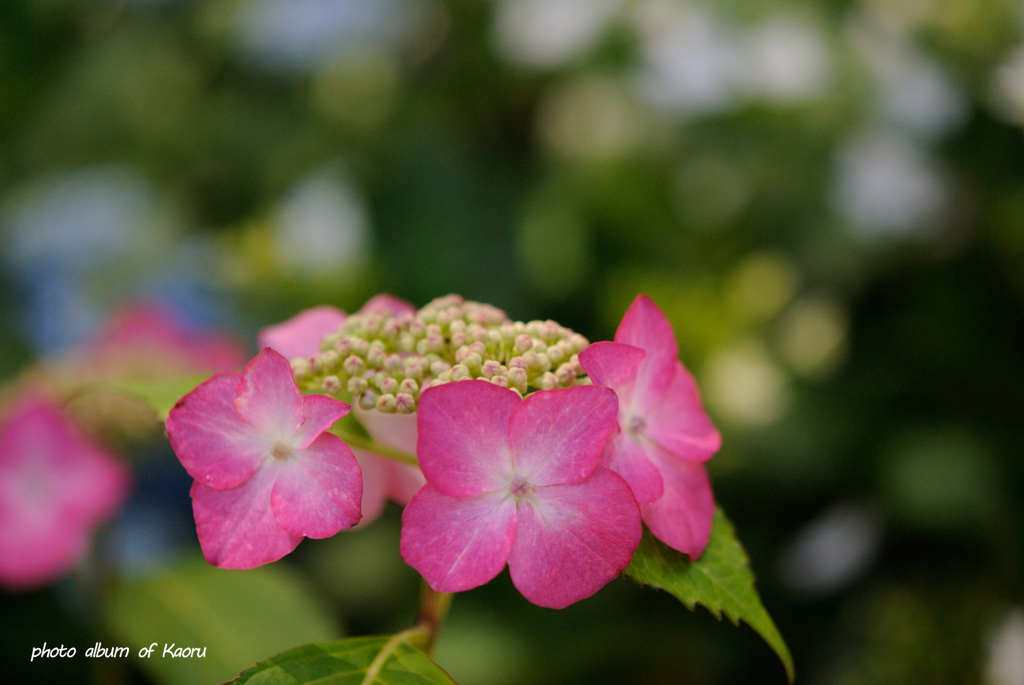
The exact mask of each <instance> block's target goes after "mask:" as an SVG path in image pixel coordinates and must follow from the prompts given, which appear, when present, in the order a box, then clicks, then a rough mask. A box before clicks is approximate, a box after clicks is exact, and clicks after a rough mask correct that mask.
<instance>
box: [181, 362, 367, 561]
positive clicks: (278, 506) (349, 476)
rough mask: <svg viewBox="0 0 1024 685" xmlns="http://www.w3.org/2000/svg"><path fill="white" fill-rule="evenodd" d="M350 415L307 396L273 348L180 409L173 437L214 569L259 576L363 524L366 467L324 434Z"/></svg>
mask: <svg viewBox="0 0 1024 685" xmlns="http://www.w3.org/2000/svg"><path fill="white" fill-rule="evenodd" d="M349 409H350V408H349V406H348V405H347V404H345V403H344V402H341V401H339V400H335V399H333V398H330V397H325V396H323V395H306V396H303V395H302V394H301V393H300V392H299V389H298V387H297V386H296V385H295V382H294V380H293V378H292V370H291V365H290V364H289V363H288V360H287V359H285V358H284V357H282V356H281V355H280V354H278V353H277V352H275V351H273V350H271V349H264V350H263V351H262V352H260V354H259V355H257V357H256V358H255V359H253V360H252V361H251V362H250V363H249V365H248V366H246V367H245V370H244V371H242V373H240V374H237V373H221V374H217V375H215V376H213V377H212V378H210V379H209V380H207V381H206V382H204V383H202V384H201V385H199V386H198V387H197V388H196V389H195V390H193V391H192V392H191V393H189V394H188V395H186V396H185V397H184V398H182V399H181V400H180V401H179V402H178V404H177V405H176V406H175V407H174V409H172V410H171V412H170V416H169V417H168V419H167V433H168V436H169V437H170V441H171V446H172V447H173V448H174V451H175V453H176V454H177V455H178V459H179V460H180V461H181V463H182V465H183V466H184V467H185V469H186V470H187V471H188V472H189V475H191V476H192V477H193V478H195V483H194V484H193V486H192V492H191V494H192V507H193V512H194V513H195V519H196V529H197V532H198V534H199V542H200V544H201V546H202V548H203V554H204V555H205V556H206V559H207V561H209V562H210V563H211V564H214V565H215V566H219V567H221V568H252V567H254V566H259V565H260V564H265V563H267V562H271V561H275V560H277V559H279V558H281V557H282V556H284V555H285V554H288V553H289V552H291V551H292V550H293V549H295V547H296V546H297V545H298V544H299V542H300V541H301V540H302V538H303V537H304V536H305V537H311V538H324V537H328V536H331V535H334V534H335V533H337V532H338V531H340V530H342V529H344V528H349V527H351V526H353V525H355V524H356V523H358V522H359V518H360V514H359V504H360V498H361V495H362V481H361V476H360V470H359V465H358V464H357V463H356V460H355V457H354V456H353V455H352V451H351V450H350V449H349V448H348V446H347V445H345V443H343V442H342V441H341V440H340V439H339V438H337V437H336V436H334V435H330V434H328V433H325V431H326V430H327V429H328V428H330V427H331V425H332V424H333V423H334V422H335V421H337V420H338V419H340V418H341V417H343V416H345V415H346V414H348V412H349Z"/></svg>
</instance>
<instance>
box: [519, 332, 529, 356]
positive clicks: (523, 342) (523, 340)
mask: <svg viewBox="0 0 1024 685" xmlns="http://www.w3.org/2000/svg"><path fill="white" fill-rule="evenodd" d="M531 347H533V338H531V337H530V336H528V335H526V334H523V335H519V336H516V347H515V349H516V351H518V352H519V353H520V354H522V353H523V352H527V351H529V349H530V348H531Z"/></svg>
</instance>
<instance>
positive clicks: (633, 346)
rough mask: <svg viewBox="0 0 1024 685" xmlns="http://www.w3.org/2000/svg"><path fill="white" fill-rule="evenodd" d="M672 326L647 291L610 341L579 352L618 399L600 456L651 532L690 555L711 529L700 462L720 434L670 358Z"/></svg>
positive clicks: (691, 382) (688, 379)
mask: <svg viewBox="0 0 1024 685" xmlns="http://www.w3.org/2000/svg"><path fill="white" fill-rule="evenodd" d="M678 351H679V350H678V345H677V344H676V338H675V334H674V333H673V332H672V326H671V324H670V323H669V322H668V319H666V318H665V315H664V314H663V313H662V312H661V310H660V309H658V307H657V306H656V305H655V304H654V303H653V302H652V301H651V300H650V299H649V298H647V297H645V296H643V295H639V296H637V298H636V299H635V300H634V301H633V304H632V305H630V307H629V309H628V310H627V311H626V314H625V316H623V317H622V322H621V323H620V324H619V328H618V330H617V331H616V332H615V342H598V343H594V344H593V345H590V346H589V347H587V348H586V349H585V350H583V351H582V352H580V355H579V359H580V364H581V365H582V366H583V369H584V370H585V371H586V372H587V375H589V376H590V378H591V379H592V380H593V381H594V383H596V384H597V385H603V386H606V387H609V388H611V389H612V390H614V391H615V393H616V395H618V398H619V428H620V430H619V432H618V433H617V434H616V435H615V436H613V438H612V440H611V441H610V442H609V444H608V449H607V451H606V452H605V455H604V461H605V463H606V464H607V465H608V467H609V468H611V469H612V470H614V471H615V472H616V473H618V474H619V475H621V476H622V477H623V478H624V479H625V480H626V482H627V483H629V485H630V487H631V488H632V489H633V492H634V494H635V495H636V498H637V501H638V503H639V504H640V506H641V508H642V511H643V520H644V523H646V524H647V527H648V528H649V529H650V530H651V532H652V533H653V534H654V536H655V537H657V538H658V539H659V540H661V541H662V542H664V543H665V544H667V545H669V546H670V547H673V548H674V549H676V550H679V551H680V552H683V553H685V554H688V555H690V557H691V558H697V557H698V556H700V554H701V553H702V552H703V551H704V547H705V546H706V545H707V542H708V539H709V537H710V535H711V521H712V517H713V515H714V506H715V505H714V497H713V495H712V492H711V483H710V481H709V480H708V476H707V471H706V470H705V468H704V466H703V463H702V462H705V461H707V460H708V459H710V458H711V456H712V455H713V454H714V453H715V452H717V451H718V448H719V447H720V445H721V436H720V435H719V433H718V431H717V430H716V429H715V427H714V426H713V425H712V423H711V419H710V418H708V415H707V413H705V411H704V408H703V405H702V404H701V401H700V395H699V394H698V392H697V386H696V384H695V383H694V380H693V377H692V376H690V373H689V372H688V371H687V370H686V368H685V367H684V366H683V365H682V363H681V362H680V361H679V360H678V359H677V356H678Z"/></svg>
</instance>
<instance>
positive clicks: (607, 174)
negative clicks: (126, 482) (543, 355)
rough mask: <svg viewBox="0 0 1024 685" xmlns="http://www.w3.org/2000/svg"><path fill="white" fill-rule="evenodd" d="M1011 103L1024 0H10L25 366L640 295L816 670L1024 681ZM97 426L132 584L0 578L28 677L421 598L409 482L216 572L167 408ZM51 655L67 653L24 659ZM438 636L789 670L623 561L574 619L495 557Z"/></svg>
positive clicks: (455, 661) (242, 663) (2, 165)
mask: <svg viewBox="0 0 1024 685" xmlns="http://www.w3.org/2000/svg"><path fill="white" fill-rule="evenodd" d="M1022 120H1024V4H1022V3H1021V2H1019V0H986V2H984V3H981V2H976V1H974V0H900V1H899V2H892V1H890V0H783V1H781V2H774V3H760V2H754V1H753V0H724V1H723V0H720V1H717V2H712V1H711V0H685V1H682V0H679V1H677V0H494V1H492V2H468V1H465V0H450V1H443V0H206V1H201V0H192V1H189V0H121V1H114V0H33V1H29V0H5V1H4V2H3V3H2V4H0V313H2V324H0V381H2V382H3V383H5V384H6V385H7V386H8V387H11V386H12V385H13V384H16V383H18V382H20V381H19V379H22V378H24V374H25V373H26V369H32V368H38V367H39V365H44V366H45V365H47V364H50V363H52V360H65V359H67V358H68V355H71V354H73V352H74V350H76V349H78V347H79V346H81V345H83V344H84V342H85V341H89V340H94V339H95V337H96V336H97V335H99V334H100V332H101V331H102V330H104V326H105V322H106V321H108V320H109V317H110V316H111V315H112V313H113V312H115V311H116V310H117V309H118V307H120V306H122V305H124V304H125V303H127V302H132V301H138V300H146V301H159V302H161V303H162V304H163V305H164V306H167V307H170V308H172V309H173V311H175V312H177V313H178V315H179V316H180V317H183V319H184V320H185V321H187V322H188V325H189V326H191V327H193V328H194V329H196V330H205V331H217V332H219V333H225V334H230V335H234V336H237V339H238V340H240V341H241V344H242V345H245V346H247V349H248V352H249V353H255V342H254V341H255V332H256V330H258V328H259V327H261V326H264V325H268V324H271V323H276V322H278V321H281V320H283V319H285V318H288V317H289V316H291V315H292V314H294V313H296V312H297V311H298V310H299V309H301V308H304V307H308V306H312V305H315V304H321V303H331V304H334V305H336V306H338V307H340V308H342V309H344V310H346V311H354V310H356V309H358V307H359V306H361V304H362V303H363V302H364V301H365V300H366V299H367V298H368V297H369V296H371V295H372V294H374V293H376V292H380V291H386V292H390V293H393V294H395V295H397V296H400V297H403V298H405V299H407V300H410V301H411V302H413V303H415V304H416V305H417V306H419V305H422V304H424V303H426V302H427V301H428V300H430V299H432V298H434V297H436V296H439V295H443V294H447V293H449V292H457V293H460V294H462V295H464V296H465V297H466V298H468V299H475V300H482V301H485V302H489V303H491V304H494V305H496V306H498V307H501V308H503V309H504V310H505V311H506V312H508V314H509V315H510V316H511V317H512V318H513V319H518V320H529V319H535V318H541V319H546V318H553V319H555V320H557V321H559V322H560V323H562V324H564V325H566V326H569V327H571V328H573V329H575V330H577V331H579V332H580V333H582V334H583V335H585V336H587V337H588V338H590V339H591V340H601V339H610V338H611V337H612V336H613V334H614V331H615V326H616V325H617V323H618V321H619V319H620V317H621V316H622V314H623V312H624V311H625V309H626V307H627V306H628V304H629V303H630V302H631V301H632V299H633V298H634V297H635V295H636V294H637V293H640V292H642V293H646V294H648V295H650V296H651V297H652V298H653V299H654V300H655V301H656V302H657V303H658V305H659V306H660V307H661V308H662V309H663V310H664V311H665V312H666V314H667V315H668V317H669V318H670V319H671V320H672V323H673V325H674V326H675V330H676V334H677V337H678V339H679V344H680V354H681V358H682V360H683V362H684V363H685V364H686V365H687V366H688V367H689V368H690V369H691V370H692V371H693V372H694V374H695V375H696V377H697V380H698V382H699V384H700V387H701V389H702V392H703V396H704V400H705V403H706V406H707V409H708V411H709V413H710V414H711V415H712V417H713V419H714V420H715V422H716V424H717V425H718V427H719V428H720V430H721V432H722V433H723V437H724V441H723V447H722V450H721V452H720V453H719V454H718V455H717V456H716V457H715V458H714V459H713V460H712V461H711V462H710V463H709V468H710V470H711V473H712V480H713V483H714V486H715V490H716V496H717V498H718V501H719V502H720V504H721V505H722V507H723V508H724V510H725V511H726V513H727V514H728V515H729V516H730V518H731V519H732V520H733V522H734V523H735V525H736V528H737V533H738V535H739V538H740V540H741V541H742V542H743V544H744V545H745V546H746V548H747V550H748V552H749V554H750V557H751V562H752V566H753V569H754V571H755V573H756V574H757V577H758V587H759V589H760V592H761V595H762V599H763V601H764V603H765V605H766V606H767V608H768V610H769V612H770V613H771V615H772V616H773V617H774V619H775V620H776V623H777V624H778V626H779V629H780V630H781V632H782V634H783V636H784V637H785V638H786V640H787V642H788V644H789V646H790V648H791V650H792V652H793V655H794V659H795V662H796V668H797V682H798V683H806V684H808V685H817V684H829V685H855V684H857V685H859V684H864V685H875V684H878V685H881V684H887V683H928V684H930V685H941V684H944V683H949V684H973V683H978V684H983V685H1020V684H1021V683H1024V530H1022V523H1024V520H1022V515H1021V514H1022V511H1024V466H1022V458H1024V145H1022V143H1024V139H1022V128H1021V126H1022ZM94 432H95V431H94ZM98 432H99V433H103V431H98ZM108 433H109V431H108ZM101 437H104V438H105V439H110V440H112V441H113V442H114V443H115V444H116V447H117V449H118V450H119V451H120V454H121V455H122V456H123V457H124V459H125V460H126V461H128V462H129V463H131V464H132V468H133V471H134V473H135V476H134V480H135V490H134V493H135V494H134V495H133V497H132V499H130V500H129V502H128V503H127V504H126V505H125V506H124V507H123V508H122V511H121V514H120V515H119V516H118V518H117V519H115V521H114V523H113V525H112V526H111V527H110V530H108V531H107V533H106V535H105V536H104V537H103V538H102V539H101V541H100V543H99V544H98V546H97V548H98V550H99V555H100V556H102V557H103V558H104V559H106V562H105V563H106V564H107V567H108V568H109V569H112V571H111V572H112V573H114V574H115V576H116V580H113V581H110V582H106V583H103V584H102V585H104V587H105V588H106V590H105V591H106V592H107V599H106V600H103V601H102V602H101V603H100V604H98V603H97V602H98V600H96V598H95V594H91V591H90V590H89V589H88V588H90V587H92V588H93V589H95V587H96V586H97V583H96V582H95V580H96V579H95V577H92V576H90V575H89V573H88V572H86V573H84V574H83V573H82V572H79V573H77V574H76V575H75V576H73V577H69V578H67V579H65V580H63V581H61V582H59V583H57V584H55V585H53V586H50V587H47V588H44V589H40V590H37V591H32V592H22V593H10V592H3V593H0V608H2V611H3V614H4V620H3V627H2V629H0V672H5V671H7V672H10V673H13V677H14V680H13V682H21V681H22V680H24V681H26V682H28V681H31V682H70V681H80V680H88V679H92V680H93V681H95V682H115V681H116V680H117V679H120V681H121V682H138V683H150V682H160V683H164V682H167V683H173V682H214V681H216V680H218V679H227V678H230V677H231V676H232V674H233V673H234V672H237V671H238V670H240V669H242V668H245V667H247V666H249V665H251V664H252V663H253V662H254V661H255V659H257V658H264V657H266V656H269V655H271V654H273V653H274V652H275V651H280V650H281V649H284V648H286V647H291V646H295V645H297V644H301V643H303V642H308V641H312V640H315V639H326V638H330V637H335V636H339V635H341V634H370V633H376V632H386V631H395V630H400V629H402V628H405V627H407V626H409V625H410V624H411V621H412V618H413V612H414V605H415V595H416V592H417V588H418V579H417V576H416V574H415V573H414V572H413V571H411V570H410V569H408V568H407V567H405V566H404V565H403V564H402V562H401V560H400V558H399V557H398V552H397V539H398V524H399V512H398V510H397V509H391V510H389V511H388V512H387V513H386V515H385V516H384V518H383V519H382V520H380V521H378V522H376V523H374V524H373V525H372V526H368V527H367V528H365V529H364V530H357V531H354V532H350V533H344V534H341V535H339V536H337V537H336V538H333V539H331V540H328V541H306V542H304V543H303V544H302V545H301V546H300V547H299V549H298V550H297V551H296V553H295V554H293V555H291V556H290V557H288V558H287V559H286V560H284V561H282V562H280V563H278V564H274V565H273V567H272V568H269V569H264V570H261V571H255V572H252V573H235V572H216V571H213V570H212V569H209V568H207V567H205V565H204V564H203V563H202V558H201V554H200V551H199V548H198V544H197V543H196V541H195V538H194V535H195V533H194V526H193V524H192V521H191V511H190V503H189V499H188V487H189V483H190V480H189V479H188V477H187V476H186V475H185V473H184V471H183V470H182V469H181V468H180V466H179V465H178V463H177V461H176V460H175V458H174V456H173V454H172V453H171V452H170V450H169V448H168V447H167V446H166V442H165V440H164V439H163V437H162V435H161V433H160V428H159V426H158V425H157V424H155V422H154V423H153V425H152V426H151V430H150V431H149V433H148V435H142V436H140V435H131V436H128V437H126V436H125V435H123V434H118V435H114V436H112V437H111V436H110V435H102V436H101ZM80 571H81V570H80ZM211 572H212V573H211ZM83 577H84V580H83ZM228 579H229V580H228ZM325 597H326V598H327V599H326V600H325V599H324V598H325ZM98 607H101V608H98ZM100 611H102V613H103V616H104V618H103V619H102V621H100V622H99V624H100V626H101V627H100V628H97V619H96V614H97V612H100ZM246 631H250V632H246ZM252 631H257V632H258V634H255V635H253V634H250V633H251V632H252ZM97 636H101V637H97ZM97 639H102V640H104V644H105V645H111V644H124V645H130V646H131V647H132V651H133V653H134V652H136V651H137V649H138V647H139V646H145V645H148V644H149V643H151V642H154V641H157V642H161V643H163V642H176V643H177V644H179V645H182V644H188V645H201V646H202V645H206V646H208V649H209V652H210V655H211V656H210V658H209V659H208V660H207V661H206V662H203V663H196V662H194V663H192V664H185V665H182V664H179V663H174V662H173V660H170V659H164V660H161V661H160V662H156V660H152V661H151V662H149V663H146V662H144V661H142V660H124V659H122V660H113V661H109V662H105V663H100V662H97V660H89V659H85V658H84V657H83V653H84V651H85V648H86V647H88V646H91V645H92V644H93V643H94V642H95V641H96V640H97ZM261 640H262V641H261ZM44 641H47V642H48V643H49V644H50V645H51V646H52V645H53V644H56V643H64V644H67V645H71V644H76V645H77V646H78V648H79V652H78V656H77V657H76V658H75V659H70V660H68V659H63V660H62V659H50V660H45V661H43V662H40V661H38V660H37V661H35V662H34V663H32V664H31V665H30V664H29V663H28V654H29V650H30V647H32V646H38V645H41V644H42V643H43V642H44ZM247 650H249V651H247ZM260 650H262V651H260ZM215 656H216V659H215V658H214V657H215ZM436 658H437V660H438V661H439V662H440V663H441V665H442V666H444V667H445V668H447V669H448V670H449V672H450V673H451V674H452V675H453V676H454V677H455V678H456V680H458V681H459V682H460V683H462V684H463V685H471V684H473V683H481V684H486V685H503V684H506V683H507V684H510V685H514V684H519V683H524V684H530V683H575V682H578V683H621V682H630V683H650V684H666V685H667V684H674V683H681V684H685V683H723V684H725V683H730V684H731V683H783V682H785V676H784V672H783V670H782V667H781V666H780V665H779V663H778V661H777V660H776V658H775V656H774V655H773V653H772V652H771V650H770V649H769V648H768V647H767V646H766V645H765V644H764V643H762V642H761V641H760V639H759V638H758V637H757V635H756V634H755V633H754V632H753V631H752V630H750V629H749V628H747V627H746V626H741V627H739V628H736V627H734V626H732V625H731V624H729V623H728V622H726V623H718V622H716V621H715V620H714V619H713V618H712V617H710V615H708V613H707V612H705V611H704V610H703V609H698V610H697V611H696V612H694V613H691V612H689V611H687V610H686V609H685V608H684V607H683V606H682V605H681V604H679V603H678V602H677V601H676V600H674V599H673V598H672V597H671V596H669V595H667V594H664V593H657V592H654V591H652V590H649V589H644V588H639V587H636V586H634V585H633V584H631V582H630V581H627V580H619V581H617V582H615V583H612V584H611V585H610V586H608V587H607V588H606V589H605V590H604V591H602V592H601V593H599V594H598V595H597V596H595V597H594V598H592V599H590V600H587V601H584V602H581V603H579V604H577V605H574V606H573V607H570V608H569V609H566V610H563V611H559V612H553V611H550V610H542V609H538V608H537V607H533V606H532V605H529V604H528V603H527V602H525V600H523V599H522V598H521V597H520V596H519V595H518V594H517V593H515V591H514V589H513V588H512V587H511V583H510V582H509V581H508V578H507V574H504V575H502V576H501V577H499V579H498V580H497V581H495V582H494V583H492V584H491V585H489V586H487V587H485V588H481V589H479V590H476V591H473V592H470V593H466V594H464V595H460V596H458V597H457V599H456V601H455V603H454V605H453V608H452V613H451V616H450V620H449V623H448V624H447V625H446V627H445V630H444V632H443V633H442V636H441V640H440V643H439V645H438V649H437V653H436ZM215 660H219V661H218V663H217V665H211V662H213V661H215ZM114 661H116V662H117V663H114ZM189 668H200V669H202V668H212V669H213V670H209V671H202V670H200V671H196V672H193V671H189V670H188V669H189ZM217 668H219V669H221V670H219V671H218V670H216V669H217ZM8 682H12V681H10V680H9V681H8Z"/></svg>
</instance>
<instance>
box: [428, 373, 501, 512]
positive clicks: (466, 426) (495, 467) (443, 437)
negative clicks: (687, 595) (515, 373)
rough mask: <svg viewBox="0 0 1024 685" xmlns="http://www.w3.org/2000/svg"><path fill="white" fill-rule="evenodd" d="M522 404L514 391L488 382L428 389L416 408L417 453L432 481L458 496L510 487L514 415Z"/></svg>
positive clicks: (448, 384) (468, 382) (469, 382)
mask: <svg viewBox="0 0 1024 685" xmlns="http://www.w3.org/2000/svg"><path fill="white" fill-rule="evenodd" d="M520 402H521V401H520V399H519V396H518V395H516V394H515V393H514V392H513V391H512V390H509V389H508V388H502V387H500V386H497V385H494V384H493V383H488V382H487V381H479V380H470V381H459V382H457V383H447V384H445V385H439V386H434V387H430V388H427V389H426V390H425V391H424V392H423V394H422V395H421V396H420V401H419V407H418V408H417V411H416V416H417V417H418V420H417V425H418V429H419V440H418V444H417V446H416V454H417V456H418V457H419V461H420V469H422V470H423V474H424V475H425V476H426V478H427V481H429V482H430V484H431V485H433V486H434V487H435V488H437V489H438V491H440V492H443V493H445V494H447V495H452V496H455V497H468V496H471V495H477V494H480V493H482V492H489V491H491V490H497V489H499V488H503V487H505V486H507V485H508V483H509V481H511V480H512V457H511V455H510V453H509V444H508V435H509V417H510V416H512V413H513V411H515V409H516V407H518V406H519V405H520Z"/></svg>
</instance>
